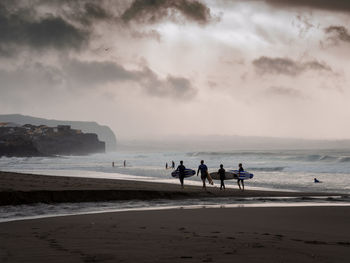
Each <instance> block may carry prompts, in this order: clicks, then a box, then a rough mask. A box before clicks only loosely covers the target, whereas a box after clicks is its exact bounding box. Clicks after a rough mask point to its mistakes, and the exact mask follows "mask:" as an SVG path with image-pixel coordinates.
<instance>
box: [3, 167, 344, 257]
mask: <svg viewBox="0 0 350 263" xmlns="http://www.w3.org/2000/svg"><path fill="white" fill-rule="evenodd" d="M312 195H315V193H301V192H277V191H256V190H254V191H253V190H246V191H244V192H242V191H239V190H237V189H227V190H226V191H220V190H219V189H217V188H213V187H211V188H209V189H208V191H203V189H202V188H201V187H198V186H186V188H185V189H184V190H182V189H181V188H180V187H179V185H173V184H162V183H149V182H137V181H124V180H108V179H92V178H74V177H60V176H45V175H30V174H19V173H9V172H0V197H1V198H0V200H1V204H2V205H4V204H24V203H35V202H47V203H60V202H83V201H91V200H94V201H100V200H101V201H102V200H130V199H140V200H149V199H159V198H169V199H185V198H189V197H190V198H194V197H198V198H200V197H208V196H210V197H213V198H215V197H222V196H232V197H259V196H261V197H263V196H275V197H277V196H291V197H293V196H299V197H300V196H305V197H307V196H312ZM317 195H320V194H317ZM327 195H329V194H327ZM349 222H350V207H348V206H344V207H331V206H329V207H328V206H327V207H279V208H276V207H274V208H273V207H259V208H248V207H244V208H243V207H240V208H215V209H213V208H201V209H180V208H179V209H165V210H150V211H129V212H113V213H112V212H108V213H100V214H90V215H76V216H61V217H52V218H43V219H30V220H22V221H13V222H4V223H0V262H234V261H236V260H240V261H244V262H348V261H349V260H350V253H349V251H350V228H349Z"/></svg>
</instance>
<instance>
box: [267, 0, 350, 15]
mask: <svg viewBox="0 0 350 263" xmlns="http://www.w3.org/2000/svg"><path fill="white" fill-rule="evenodd" d="M263 1H265V2H266V3H268V4H271V5H274V6H277V7H308V8H317V9H324V10H329V11H341V12H350V1H349V0H335V1H331V0H263Z"/></svg>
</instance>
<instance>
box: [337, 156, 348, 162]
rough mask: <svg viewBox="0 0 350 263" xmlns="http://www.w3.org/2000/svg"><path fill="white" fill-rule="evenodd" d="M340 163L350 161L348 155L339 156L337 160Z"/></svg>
mask: <svg viewBox="0 0 350 263" xmlns="http://www.w3.org/2000/svg"><path fill="white" fill-rule="evenodd" d="M339 161H340V162H341V163H348V162H350V157H349V156H347V157H341V158H340V160H339Z"/></svg>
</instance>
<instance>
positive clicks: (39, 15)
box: [0, 0, 350, 139]
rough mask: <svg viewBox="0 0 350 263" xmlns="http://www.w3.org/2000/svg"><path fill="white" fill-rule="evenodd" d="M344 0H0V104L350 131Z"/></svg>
mask: <svg viewBox="0 0 350 263" xmlns="http://www.w3.org/2000/svg"><path fill="white" fill-rule="evenodd" d="M349 68H350V1H348V0H337V1H328V0H245V1H244V0H231V1H230V0H221V1H220V0H219V1H214V0H213V1H210V0H208V1H205V0H203V1H200V0H198V1H195V0H193V1H191V0H178V1H170V0H153V1H151V0H144V1H141V0H129V1H127V0H125V1H113V0H101V1H88V0H86V1H85V0H77V1H69V0H22V1H21V0H2V1H1V2H0V113H2V114H10V113H21V114H26V115H32V116H37V117H44V118H50V119H66V120H92V121H97V122H98V123H100V124H105V125H108V126H110V127H111V128H112V129H113V130H114V131H115V133H116V135H117V137H118V138H119V139H130V138H154V137H158V136H164V135H174V136H176V135H187V134H190V135H216V134H217V135H247V136H251V135H254V136H273V137H297V138H315V139H316V138H317V139H323V138H325V139H326V138H327V139H343V138H350V71H349Z"/></svg>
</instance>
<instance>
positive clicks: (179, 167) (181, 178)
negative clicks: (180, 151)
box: [176, 161, 186, 188]
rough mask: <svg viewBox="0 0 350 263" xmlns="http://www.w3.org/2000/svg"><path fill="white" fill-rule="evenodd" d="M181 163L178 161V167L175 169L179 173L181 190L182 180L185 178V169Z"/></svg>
mask: <svg viewBox="0 0 350 263" xmlns="http://www.w3.org/2000/svg"><path fill="white" fill-rule="evenodd" d="M183 163H184V162H183V161H180V165H179V166H178V167H177V169H176V170H177V171H179V179H180V183H181V187H182V188H184V178H185V169H186V167H185V166H184V164H183Z"/></svg>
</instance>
